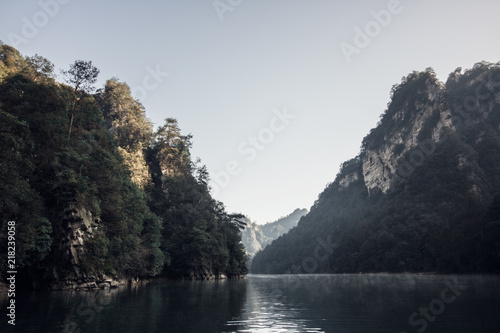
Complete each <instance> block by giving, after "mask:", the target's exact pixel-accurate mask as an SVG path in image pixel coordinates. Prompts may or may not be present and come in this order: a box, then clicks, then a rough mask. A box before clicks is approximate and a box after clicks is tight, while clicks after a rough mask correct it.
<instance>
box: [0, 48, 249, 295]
mask: <svg viewBox="0 0 500 333" xmlns="http://www.w3.org/2000/svg"><path fill="white" fill-rule="evenodd" d="M98 74H99V70H98V69H97V68H95V67H94V66H93V65H92V62H88V61H76V62H75V63H74V64H72V65H70V67H69V69H68V70H66V71H64V73H63V76H64V83H61V82H56V80H55V79H54V66H53V65H52V64H51V63H50V61H49V60H47V59H45V58H43V57H41V56H38V55H35V56H32V57H23V56H22V55H21V54H20V53H19V52H18V51H17V50H15V49H14V48H12V47H10V46H8V45H5V44H1V43H0V147H1V150H0V155H1V157H0V195H1V200H0V216H1V219H2V225H1V228H2V229H1V235H2V239H4V238H5V237H6V235H7V222H8V221H14V222H15V226H16V268H17V270H18V272H19V275H18V279H24V282H30V283H31V282H33V283H35V282H36V283H37V284H38V285H40V286H52V287H53V288H63V289H64V288H73V287H74V286H75V285H76V284H77V283H80V282H82V281H85V282H89V281H90V282H99V281H100V280H109V279H113V278H114V279H123V280H127V279H135V280H137V279H140V278H147V277H152V276H158V275H165V276H169V277H175V278H179V277H182V278H197V279H202V278H218V277H224V276H227V277H238V276H241V275H244V274H245V273H246V267H245V261H246V258H245V252H244V248H243V245H242V244H241V232H240V231H241V229H242V228H243V227H244V226H243V225H242V224H241V222H240V221H241V216H240V215H234V214H228V213H227V212H226V211H225V208H224V206H223V204H222V203H220V202H217V201H215V200H214V199H213V198H212V197H211V196H210V194H209V189H208V180H209V179H208V173H207V171H206V169H205V167H203V166H200V165H198V164H196V163H194V162H193V161H192V159H191V156H190V152H189V150H190V147H191V136H189V135H187V136H186V135H182V134H181V131H180V129H179V127H178V124H177V122H176V120H175V119H171V118H167V119H166V121H165V124H163V125H162V126H159V128H158V129H157V130H156V131H153V127H152V125H151V123H150V122H149V121H148V120H147V118H146V115H145V110H144V108H143V106H142V105H141V104H140V102H139V101H137V100H135V99H134V98H133V97H132V96H131V94H130V89H129V87H128V86H127V85H126V84H125V83H123V82H120V81H119V80H118V79H116V78H113V79H110V80H108V81H107V82H106V84H105V87H104V88H103V89H97V90H96V89H95V87H94V85H95V82H96V80H97V76H98ZM6 244H7V242H6V241H2V243H1V245H0V246H1V247H2V249H1V251H2V253H6V252H7V249H6ZM0 258H1V259H0V271H1V272H2V273H1V274H5V272H6V271H7V269H6V265H7V261H6V258H5V257H4V256H1V257H0ZM3 278H4V277H2V279H3Z"/></svg>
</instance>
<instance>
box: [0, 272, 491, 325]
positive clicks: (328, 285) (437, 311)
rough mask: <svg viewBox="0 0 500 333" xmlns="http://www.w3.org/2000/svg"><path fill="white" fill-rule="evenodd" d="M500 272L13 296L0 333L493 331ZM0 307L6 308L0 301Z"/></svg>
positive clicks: (268, 278)
mask: <svg viewBox="0 0 500 333" xmlns="http://www.w3.org/2000/svg"><path fill="white" fill-rule="evenodd" d="M499 287H500V277H495V276H441V275H439V276H432V275H403V274H402V275H398V274H373V275H371V274H367V275H364V274H359V275H358V274H355V275H280V276H278V275H250V276H249V277H248V279H244V280H222V281H155V282H152V283H150V284H149V285H147V286H142V287H135V288H132V287H129V288H120V289H116V290H111V291H95V292H88V291H81V292H51V293H34V294H24V295H22V294H20V295H18V297H17V299H16V303H17V305H18V316H17V320H16V329H15V330H12V329H11V328H7V329H6V330H4V329H2V332H148V333H150V332H266V333H267V332H395V333H400V332H408V333H410V332H419V331H420V332H440V333H443V332H453V333H456V332H464V333H465V332H468V333H469V332H495V331H497V330H498V327H500V316H499V315H498V314H499V313H500V288H499ZM2 306H6V303H5V301H2Z"/></svg>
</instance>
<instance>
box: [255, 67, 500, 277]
mask: <svg viewBox="0 0 500 333" xmlns="http://www.w3.org/2000/svg"><path fill="white" fill-rule="evenodd" d="M391 98H392V101H391V102H390V104H389V105H388V108H387V110H386V111H385V113H384V114H383V115H382V117H381V121H380V122H379V124H378V126H377V127H376V128H375V129H373V130H372V131H371V132H370V134H369V135H368V136H366V137H365V138H364V140H363V144H362V147H361V152H360V154H359V155H358V156H357V157H356V158H354V159H352V160H350V161H348V162H345V163H343V164H342V165H341V168H340V172H339V173H338V175H337V177H336V179H335V181H334V182H333V183H331V184H329V185H328V186H327V187H326V188H325V190H324V191H323V193H321V194H320V195H319V198H318V200H317V201H316V202H315V204H314V206H313V207H312V208H311V210H310V213H309V214H308V215H307V216H305V217H303V218H302V219H301V221H300V222H299V224H298V226H297V227H296V228H294V229H292V230H291V231H290V232H289V233H288V234H286V235H284V236H282V237H280V238H279V239H277V240H275V241H274V242H273V243H272V244H271V245H269V246H268V247H267V248H265V249H264V250H263V251H262V252H259V253H258V254H257V255H256V256H255V257H254V259H253V262H252V267H251V272H253V273H342V272H354V273H357V272H381V271H387V272H423V271H426V272H431V271H435V272H445V273H450V272H456V273H467V272H481V273H499V272H500V105H499V103H500V64H488V63H479V64H476V65H475V66H474V68H473V69H471V70H468V71H466V72H465V73H464V74H461V69H457V71H456V72H455V73H452V74H451V75H450V77H449V79H448V81H447V82H446V84H443V83H441V82H439V81H438V80H437V79H436V77H435V74H434V72H433V70H432V69H428V70H426V71H425V72H420V73H419V72H414V73H412V74H410V75H409V76H407V77H405V78H403V81H402V83H401V84H399V85H396V86H394V87H393V89H392V94H391Z"/></svg>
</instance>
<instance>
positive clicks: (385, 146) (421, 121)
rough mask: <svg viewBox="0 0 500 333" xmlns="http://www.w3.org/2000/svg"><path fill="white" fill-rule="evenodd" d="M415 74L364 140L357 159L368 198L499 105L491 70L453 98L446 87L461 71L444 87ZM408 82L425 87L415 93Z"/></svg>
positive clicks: (496, 82)
mask: <svg viewBox="0 0 500 333" xmlns="http://www.w3.org/2000/svg"><path fill="white" fill-rule="evenodd" d="M418 75H420V77H418ZM418 75H417V74H413V76H412V75H410V76H409V77H408V78H407V82H406V83H403V84H401V85H400V86H399V87H400V88H401V89H399V90H397V89H396V91H395V92H394V95H393V98H392V102H391V104H390V105H389V107H388V109H387V111H386V113H385V114H384V115H383V117H382V120H381V122H380V123H379V124H378V126H377V128H376V129H374V130H372V132H371V133H370V135H368V136H367V138H365V139H366V141H364V147H363V150H362V153H361V155H360V156H361V160H362V166H363V180H364V183H365V185H366V188H367V190H368V193H370V194H372V193H374V192H376V191H380V192H382V193H386V192H387V191H389V190H390V189H391V188H393V186H394V185H396V184H398V183H400V182H402V181H404V179H405V178H407V177H408V176H409V175H410V174H411V172H412V171H413V170H414V169H415V168H416V167H418V166H419V165H421V164H423V163H424V161H425V159H427V158H428V157H429V156H430V155H431V154H432V153H433V151H434V148H435V146H436V145H437V144H438V143H440V142H442V141H443V140H444V139H446V137H447V135H449V134H450V133H452V132H455V131H457V129H459V128H462V127H463V126H470V125H473V124H477V123H479V122H481V121H484V120H485V119H487V118H488V116H489V114H490V113H491V112H492V110H494V109H495V107H496V106H497V105H499V103H500V94H498V93H496V88H498V86H499V85H500V82H499V81H500V78H494V77H492V74H491V71H485V72H483V73H482V74H481V75H478V76H477V77H475V78H471V77H468V78H466V79H465V80H467V81H465V82H467V84H466V87H467V89H468V91H458V92H455V94H457V96H456V97H455V98H453V96H450V92H449V90H450V89H449V86H453V85H454V84H458V83H460V82H461V80H462V79H463V77H462V74H461V69H460V68H458V69H457V70H456V71H455V72H454V73H452V74H450V78H449V80H448V82H447V84H446V85H444V84H443V83H441V82H439V81H438V80H437V79H436V78H435V76H434V75H433V74H432V73H430V72H429V71H427V72H423V73H420V74H418ZM469 76H470V75H469ZM422 77H423V78H422ZM411 80H414V81H418V80H420V81H424V84H422V85H421V86H419V87H418V88H415V86H414V85H413V82H411ZM452 90H453V89H452ZM398 94H399V95H398ZM464 94H465V96H464ZM401 101H403V102H401ZM377 140H378V141H377ZM478 140H481V136H479V137H478ZM349 177H351V176H345V175H344V178H342V179H340V186H341V187H342V188H346V187H348V186H349V184H350V183H351V182H352V181H353V180H354V178H352V177H355V176H354V175H353V176H352V177H351V178H349ZM471 177H473V176H471Z"/></svg>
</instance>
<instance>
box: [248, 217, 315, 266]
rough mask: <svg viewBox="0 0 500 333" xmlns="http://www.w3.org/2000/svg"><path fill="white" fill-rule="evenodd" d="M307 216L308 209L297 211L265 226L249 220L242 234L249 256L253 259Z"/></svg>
mask: <svg viewBox="0 0 500 333" xmlns="http://www.w3.org/2000/svg"><path fill="white" fill-rule="evenodd" d="M306 214H307V209H296V210H295V211H294V212H293V213H291V214H290V215H288V216H286V217H283V218H280V219H279V220H277V221H275V222H270V223H266V224H264V225H258V224H256V223H253V222H252V221H250V220H249V219H247V221H246V222H247V227H246V228H245V230H243V232H242V235H241V241H242V243H243V245H244V246H245V249H246V251H247V254H248V256H249V257H250V258H251V257H253V256H254V255H255V254H256V253H257V252H259V251H261V250H262V249H264V248H265V247H266V246H267V245H268V244H270V243H271V242H272V241H273V240H275V239H277V238H278V237H280V236H281V235H284V234H285V233H287V232H288V231H289V230H290V229H292V228H293V227H295V226H296V225H297V224H298V223H299V220H300V218H301V217H302V216H304V215H306Z"/></svg>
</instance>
